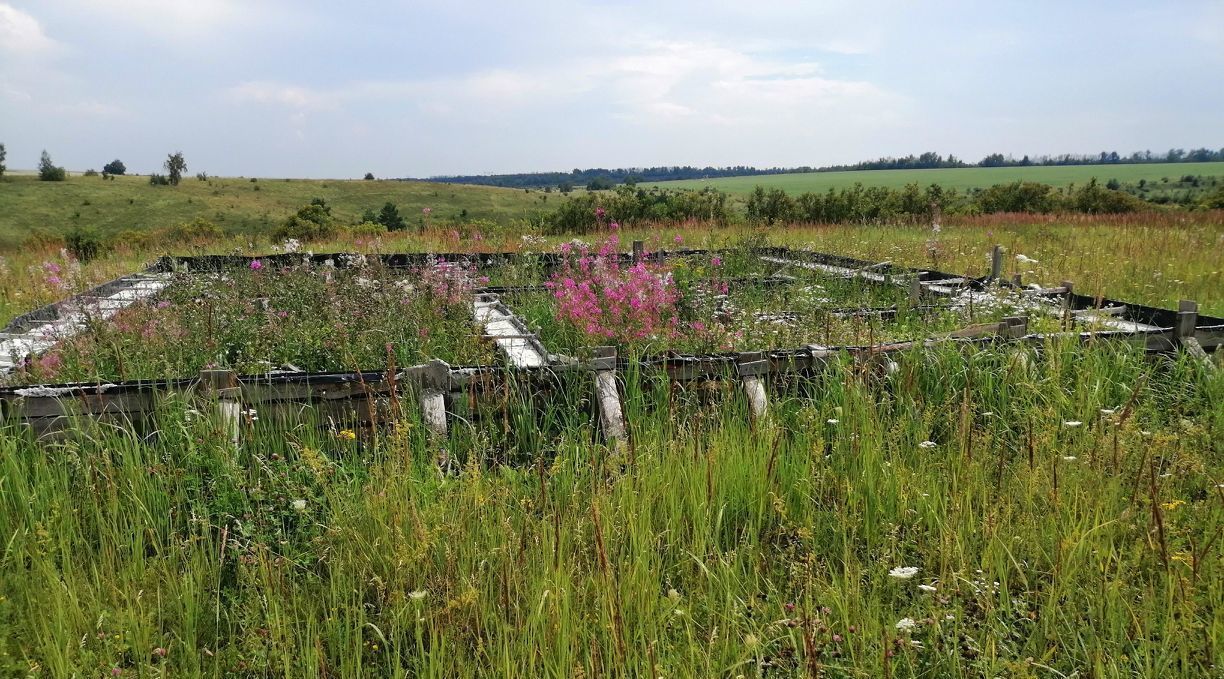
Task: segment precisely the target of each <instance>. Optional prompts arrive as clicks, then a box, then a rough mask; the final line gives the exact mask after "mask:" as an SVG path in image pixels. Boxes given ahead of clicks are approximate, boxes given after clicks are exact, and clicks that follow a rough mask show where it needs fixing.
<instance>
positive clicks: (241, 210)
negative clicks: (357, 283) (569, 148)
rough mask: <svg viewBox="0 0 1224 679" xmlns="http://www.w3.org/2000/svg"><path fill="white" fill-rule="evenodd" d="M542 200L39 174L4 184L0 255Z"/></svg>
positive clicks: (525, 212)
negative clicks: (29, 247) (194, 228)
mask: <svg viewBox="0 0 1224 679" xmlns="http://www.w3.org/2000/svg"><path fill="white" fill-rule="evenodd" d="M548 197H550V196H546V195H545V194H543V193H539V192H533V193H530V194H528V193H526V192H524V191H520V190H515V189H500V188H493V187H488V186H461V185H457V184H430V183H425V182H399V181H360V180H358V181H353V180H336V179H323V180H314V179H293V180H284V179H259V180H257V181H255V182H252V181H251V180H249V179H243V178H217V179H209V180H208V181H199V180H197V179H195V178H194V177H188V178H185V179H184V180H183V182H182V183H181V184H179V185H178V186H177V187H175V186H151V185H150V184H149V179H148V177H118V178H116V179H115V181H105V180H103V179H102V178H101V177H84V176H72V177H69V178H68V180H67V181H64V182H40V181H38V178H37V177H36V176H34V175H29V174H26V175H13V176H7V177H5V178H4V179H3V180H0V247H13V246H16V245H20V244H21V243H22V242H23V241H24V240H25V239H26V238H27V236H28V235H29V234H31V233H33V232H46V233H48V234H55V235H59V234H63V233H65V232H67V231H68V230H70V229H72V228H73V227H75V226H81V227H90V228H94V229H97V230H98V231H99V232H101V233H102V234H115V233H118V232H121V231H124V230H127V229H133V230H138V231H143V230H149V229H156V228H165V227H170V226H175V225H178V224H182V223H185V222H191V221H193V220H195V219H197V218H203V219H207V220H209V221H211V222H213V223H215V224H217V226H220V227H221V228H222V229H224V230H225V231H227V232H230V233H255V232H260V231H269V230H271V229H272V228H274V227H275V226H276V225H277V224H279V223H280V222H282V221H284V219H285V218H286V217H288V216H289V215H290V214H292V213H294V212H296V211H297V209H298V208H300V207H302V206H303V205H305V204H307V203H309V202H310V201H311V199H312V198H323V199H324V200H326V201H327V203H328V204H329V205H330V206H331V207H332V213H333V214H334V215H335V216H336V217H337V218H338V219H340V220H341V221H342V222H344V223H351V222H354V221H356V220H357V219H358V218H359V217H360V216H361V214H362V212H364V211H365V210H367V209H373V210H374V211H375V212H377V211H378V209H379V208H381V207H382V206H383V204H384V203H386V202H387V201H390V202H393V203H395V204H396V205H398V206H399V209H400V214H402V215H404V216H405V218H406V219H407V220H408V221H409V223H410V224H416V223H418V222H419V221H420V220H421V219H423V218H424V215H423V214H422V210H423V209H424V208H430V210H431V212H430V215H429V217H428V219H430V220H433V221H439V220H447V221H449V220H450V219H452V218H457V217H459V216H460V214H461V212H462V211H463V210H467V218H468V219H469V220H479V219H488V220H496V221H498V222H502V223H508V222H510V221H512V220H514V219H518V218H526V217H529V216H531V215H533V214H535V213H537V212H540V211H542V210H544V209H547V207H548V205H547V202H546V201H545V200H543V199H545V198H548Z"/></svg>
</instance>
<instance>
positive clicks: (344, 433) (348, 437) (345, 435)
mask: <svg viewBox="0 0 1224 679" xmlns="http://www.w3.org/2000/svg"><path fill="white" fill-rule="evenodd" d="M336 436H337V437H338V438H340V440H342V441H355V440H356V439H357V432H355V431H353V430H352V429H341V430H340V433H339V434H336Z"/></svg>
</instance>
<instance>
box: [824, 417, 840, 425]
mask: <svg viewBox="0 0 1224 679" xmlns="http://www.w3.org/2000/svg"><path fill="white" fill-rule="evenodd" d="M825 422H828V423H829V424H837V422H838V420H837V419H835V418H832V417H830V418H829V419H827V420H825Z"/></svg>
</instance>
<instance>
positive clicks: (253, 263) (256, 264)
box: [251, 259, 263, 271]
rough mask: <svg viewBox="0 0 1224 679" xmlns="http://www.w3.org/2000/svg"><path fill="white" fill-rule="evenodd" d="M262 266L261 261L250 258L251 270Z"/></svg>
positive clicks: (257, 269) (256, 269)
mask: <svg viewBox="0 0 1224 679" xmlns="http://www.w3.org/2000/svg"><path fill="white" fill-rule="evenodd" d="M262 268H263V262H261V261H259V260H258V259H252V260H251V271H259V270H260V269H262Z"/></svg>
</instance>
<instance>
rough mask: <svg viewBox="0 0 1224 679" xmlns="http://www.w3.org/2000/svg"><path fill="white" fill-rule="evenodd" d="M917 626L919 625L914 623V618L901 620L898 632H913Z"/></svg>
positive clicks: (897, 626)
mask: <svg viewBox="0 0 1224 679" xmlns="http://www.w3.org/2000/svg"><path fill="white" fill-rule="evenodd" d="M917 626H918V623H916V622H914V619H913V618H901V619H900V620H898V621H897V624H896V628H897V630H898V631H901V632H909V631H912V630H913V629H914V628H915V627H917Z"/></svg>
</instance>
